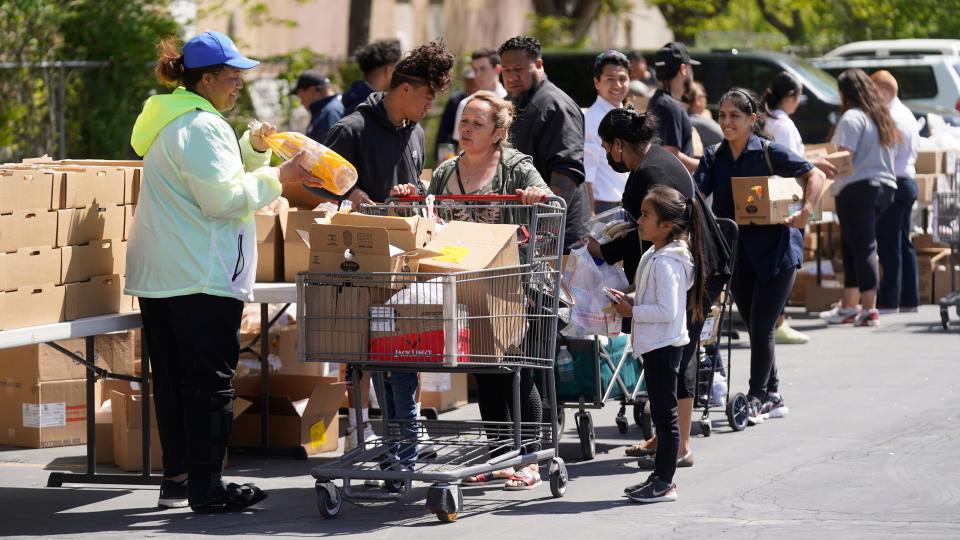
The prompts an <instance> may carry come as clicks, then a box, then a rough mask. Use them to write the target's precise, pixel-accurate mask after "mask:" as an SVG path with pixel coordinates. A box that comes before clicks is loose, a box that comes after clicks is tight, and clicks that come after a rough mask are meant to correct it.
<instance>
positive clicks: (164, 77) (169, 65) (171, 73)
mask: <svg viewBox="0 0 960 540" xmlns="http://www.w3.org/2000/svg"><path fill="white" fill-rule="evenodd" d="M223 66H224V65H223V64H216V65H213V66H204V67H202V68H196V69H187V68H186V66H185V65H184V63H183V55H182V54H180V50H179V48H178V47H177V38H175V37H173V36H171V37H168V38H166V39H164V40H163V41H161V42H160V43H159V44H157V67H155V68H154V70H153V72H154V73H155V74H156V75H157V80H159V81H160V83H161V84H163V85H164V86H170V87H173V86H180V85H183V86H184V87H186V89H187V90H190V91H191V92H195V91H196V88H197V85H198V84H200V80H201V79H203V76H204V74H206V73H219V72H220V71H221V70H223Z"/></svg>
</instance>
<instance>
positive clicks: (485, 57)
mask: <svg viewBox="0 0 960 540" xmlns="http://www.w3.org/2000/svg"><path fill="white" fill-rule="evenodd" d="M470 67H472V68H473V80H474V84H475V85H476V88H477V89H476V91H475V93H476V92H479V91H481V90H487V91H489V92H493V93H494V94H496V95H497V97H498V98H505V97H507V90H506V88H504V87H503V85H502V84H500V71H501V69H502V67H501V66H500V55H499V54H498V53H497V51H496V50H494V49H477V50H475V51H473V54H471V55H470ZM472 97H473V94H471V95H469V96H467V97H465V98H463V99H462V100H460V105H458V106H457V115H456V116H455V117H454V120H453V141H454V142H455V143H457V144H458V145H459V143H460V118H461V117H462V116H463V109H464V107H466V106H467V103H468V102H469V101H470V98H472Z"/></svg>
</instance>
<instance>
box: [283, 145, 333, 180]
mask: <svg viewBox="0 0 960 540" xmlns="http://www.w3.org/2000/svg"><path fill="white" fill-rule="evenodd" d="M304 155H305V152H304V151H303V150H301V151H299V152H297V153H296V155H294V156H293V157H292V158H290V159H288V160H287V161H284V162H283V163H281V164H280V166H279V167H277V170H278V171H279V173H280V174H279V176H280V183H281V184H294V183H297V184H307V185H308V186H317V187H323V184H322V183H321V182H320V179H319V178H315V177H314V176H313V175H312V174H310V173H308V172H307V171H306V169H304V168H303V167H302V166H301V165H300V160H301V159H303V157H304Z"/></svg>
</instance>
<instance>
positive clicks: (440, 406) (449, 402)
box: [420, 373, 468, 412]
mask: <svg viewBox="0 0 960 540" xmlns="http://www.w3.org/2000/svg"><path fill="white" fill-rule="evenodd" d="M467 386H468V384H467V374H466V373H421V374H420V388H421V392H420V405H421V407H423V408H431V409H436V410H437V412H446V411H450V410H453V409H456V408H457V407H462V406H464V405H466V404H467V403H468V400H467Z"/></svg>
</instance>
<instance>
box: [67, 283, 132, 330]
mask: <svg viewBox="0 0 960 540" xmlns="http://www.w3.org/2000/svg"><path fill="white" fill-rule="evenodd" d="M64 287H65V288H66V300H65V303H64V313H63V316H64V320H65V321H73V320H76V319H82V318H84V317H95V316H97V315H109V314H111V313H120V306H121V303H122V296H123V293H122V291H123V286H122V282H121V276H119V275H117V274H113V275H110V276H94V277H92V278H90V281H82V282H80V283H68V284H66V285H64Z"/></svg>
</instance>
